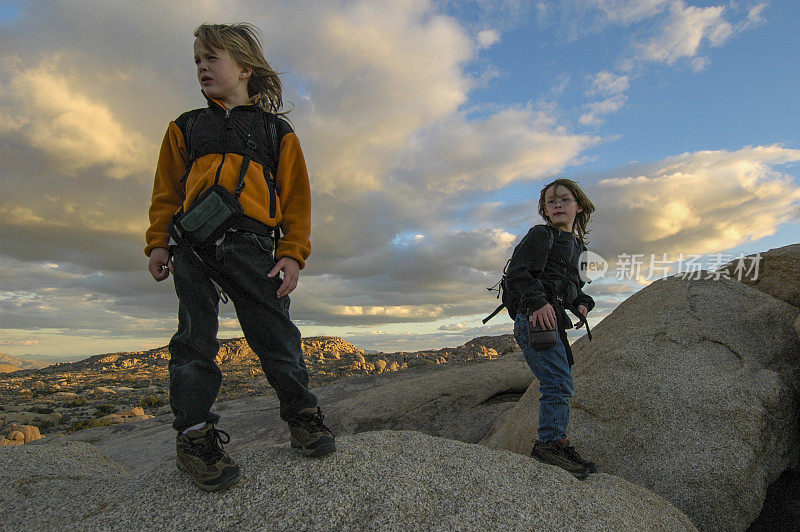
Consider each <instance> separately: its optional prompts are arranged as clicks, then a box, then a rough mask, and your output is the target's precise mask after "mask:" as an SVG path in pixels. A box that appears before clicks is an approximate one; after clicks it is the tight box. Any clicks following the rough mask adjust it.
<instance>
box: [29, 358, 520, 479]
mask: <svg viewBox="0 0 800 532" xmlns="http://www.w3.org/2000/svg"><path fill="white" fill-rule="evenodd" d="M532 381H533V374H532V373H531V372H530V370H528V368H527V365H526V364H525V362H524V361H523V359H522V353H520V352H517V353H511V354H509V355H506V356H504V357H501V358H499V359H497V360H488V361H485V362H477V363H462V364H447V365H443V366H426V367H424V368H412V369H408V370H405V371H402V372H394V373H384V374H380V375H365V376H361V377H350V378H348V379H342V380H339V381H336V382H335V383H333V384H329V385H328V386H323V387H320V388H315V389H314V393H315V394H316V395H317V398H318V399H319V404H320V405H321V406H322V409H323V412H324V414H325V424H326V425H328V426H330V427H331V428H332V429H333V430H334V431H335V432H336V433H337V434H339V435H342V434H353V433H358V432H364V431H368V430H381V429H392V430H416V431H420V432H425V433H428V434H430V435H433V436H441V437H445V438H450V439H458V440H462V441H465V442H468V443H475V442H478V441H480V440H481V439H483V438H484V437H486V436H487V435H488V434H489V433H490V431H491V429H492V426H493V424H494V423H495V421H496V420H497V417H498V416H500V415H502V414H504V413H505V412H507V411H508V410H509V409H510V408H511V407H513V406H514V404H516V401H517V399H518V398H519V397H520V396H521V395H522V394H523V393H524V392H525V390H526V389H527V388H528V385H529V384H530V383H531V382H532ZM214 411H216V412H218V413H219V414H220V416H221V420H220V423H219V428H221V429H222V430H225V431H226V432H229V433H230V435H231V444H230V449H231V450H232V452H238V451H239V450H240V449H242V448H243V447H246V446H247V445H249V443H248V442H251V443H252V444H253V445H256V446H258V445H263V444H264V443H265V442H269V443H284V442H286V441H287V440H288V437H289V436H288V430H287V428H286V423H284V422H283V421H281V419H280V417H279V415H278V400H277V399H276V398H275V397H272V396H270V397H248V398H241V399H234V400H230V401H224V402H217V404H216V405H215V406H214ZM171 422H172V414H170V413H164V414H163V415H161V416H158V417H156V418H154V419H151V420H147V421H143V422H139V423H124V424H119V425H114V426H108V427H100V428H94V429H90V430H82V431H79V432H76V433H74V434H70V435H68V436H64V439H68V440H80V441H87V442H90V443H93V444H94V445H96V446H97V447H98V448H99V449H100V450H101V451H102V452H103V453H105V454H106V455H107V456H109V457H110V458H111V459H113V460H116V461H118V462H120V463H121V464H123V465H125V466H128V467H130V468H132V469H137V470H138V469H143V468H144V469H146V468H153V467H162V466H164V465H165V464H169V463H172V462H174V459H175V458H174V455H175V432H174V431H173V430H172V427H171V425H170V424H171ZM50 440H52V441H55V438H47V439H46V440H43V442H45V443H47V442H49V441H50ZM131 449H136V452H135V453H131Z"/></svg>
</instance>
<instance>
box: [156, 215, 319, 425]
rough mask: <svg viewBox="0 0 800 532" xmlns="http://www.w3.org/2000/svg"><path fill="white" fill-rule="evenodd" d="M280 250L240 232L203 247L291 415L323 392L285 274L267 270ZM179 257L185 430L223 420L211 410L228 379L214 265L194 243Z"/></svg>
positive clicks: (177, 359) (174, 359)
mask: <svg viewBox="0 0 800 532" xmlns="http://www.w3.org/2000/svg"><path fill="white" fill-rule="evenodd" d="M272 249H273V243H272V240H271V239H269V238H266V237H262V236H259V235H254V234H252V233H244V232H241V231H235V232H229V233H227V234H226V235H225V239H224V240H223V241H222V242H221V243H220V244H219V245H217V246H211V247H209V248H206V249H203V250H200V252H199V253H200V255H201V257H202V258H203V261H205V263H206V264H207V265H209V266H211V267H213V268H214V269H215V270H217V271H218V272H219V274H218V275H215V276H214V280H215V281H217V283H218V284H219V285H220V286H221V287H222V289H223V290H224V291H225V293H226V294H227V295H228V297H229V298H230V300H231V302H233V304H234V306H235V308H236V316H237V317H238V318H239V324H240V325H241V326H242V331H243V332H244V336H245V338H246V339H247V343H248V344H250V348H251V349H252V350H253V352H255V354H256V355H257V356H258V358H259V360H260V361H261V367H262V369H263V370H264V374H265V375H266V376H267V380H268V381H269V383H270V385H271V386H272V387H273V388H274V389H275V393H276V394H277V396H278V399H279V400H280V405H281V406H280V415H281V418H282V419H283V420H285V421H288V420H289V419H290V418H291V417H292V416H293V415H294V414H295V413H297V411H298V410H301V409H303V408H307V407H314V406H316V405H317V398H316V397H315V396H314V394H312V393H311V392H310V391H309V389H308V371H307V370H306V365H305V361H304V360H303V352H302V348H301V344H300V331H299V330H298V329H297V327H295V325H294V323H292V321H291V320H290V319H289V297H288V296H284V297H282V298H280V299H278V297H277V296H276V295H275V293H276V292H277V290H278V287H279V286H280V284H281V280H280V279H279V278H278V276H275V277H274V278H272V279H270V278H269V277H267V273H269V271H270V270H271V269H272V268H273V267H274V266H275V261H274V259H273V253H272ZM173 262H174V270H175V273H174V275H173V280H174V283H175V292H176V293H177V295H178V331H177V332H176V333H175V335H174V336H173V337H172V340H171V341H170V343H169V352H170V355H171V356H170V361H169V391H170V406H171V407H172V412H173V413H174V414H175V421H174V422H173V423H172V426H173V428H175V429H176V430H183V429H185V428H187V427H191V426H192V425H196V424H198V423H203V422H217V421H218V420H219V415H217V414H215V413H212V412H211V406H212V405H213V404H214V401H215V400H216V398H217V394H218V393H219V387H220V384H221V383H222V372H221V371H220V369H219V367H218V366H217V364H216V362H215V358H216V356H217V351H218V350H219V343H218V342H217V329H218V327H219V320H218V317H217V311H218V304H219V296H218V295H217V292H216V291H215V290H214V286H213V285H212V283H211V280H210V279H209V275H208V269H207V268H206V267H205V266H204V265H203V263H201V262H200V260H199V259H198V258H197V257H196V256H195V255H194V254H193V253H192V252H191V250H189V249H188V248H186V247H184V246H177V247H174V248H173Z"/></svg>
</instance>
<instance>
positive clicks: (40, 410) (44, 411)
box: [29, 406, 53, 414]
mask: <svg viewBox="0 0 800 532" xmlns="http://www.w3.org/2000/svg"><path fill="white" fill-rule="evenodd" d="M29 411H30V412H34V413H36V414H52V413H53V409H52V408H49V407H47V406H34V407H31V408H30V409H29Z"/></svg>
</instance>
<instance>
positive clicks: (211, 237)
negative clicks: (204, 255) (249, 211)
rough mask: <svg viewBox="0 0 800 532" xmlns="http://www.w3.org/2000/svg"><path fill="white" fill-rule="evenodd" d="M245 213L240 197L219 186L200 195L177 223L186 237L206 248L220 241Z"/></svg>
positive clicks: (178, 217)
mask: <svg viewBox="0 0 800 532" xmlns="http://www.w3.org/2000/svg"><path fill="white" fill-rule="evenodd" d="M243 214H244V209H243V208H242V206H241V204H240V203H239V201H238V200H237V199H236V197H235V196H234V195H233V194H231V193H230V192H228V191H227V190H226V189H225V187H223V186H222V185H216V184H215V185H212V186H211V187H209V188H208V189H206V190H205V191H204V192H203V193H202V194H200V196H198V197H197V199H196V200H195V201H194V203H192V206H191V207H189V210H187V211H186V212H184V213H183V214H181V215H180V216H177V217H176V219H175V221H174V223H175V227H176V228H177V229H178V231H179V232H180V234H181V236H182V237H183V238H185V239H186V240H188V241H189V242H190V243H192V244H198V245H201V246H202V245H207V244H213V243H215V242H216V241H217V240H219V239H220V238H221V237H222V235H224V234H225V232H226V231H227V230H228V229H230V228H231V227H232V226H233V224H234V222H235V221H236V220H237V219H238V218H240V217H241V216H242V215H243Z"/></svg>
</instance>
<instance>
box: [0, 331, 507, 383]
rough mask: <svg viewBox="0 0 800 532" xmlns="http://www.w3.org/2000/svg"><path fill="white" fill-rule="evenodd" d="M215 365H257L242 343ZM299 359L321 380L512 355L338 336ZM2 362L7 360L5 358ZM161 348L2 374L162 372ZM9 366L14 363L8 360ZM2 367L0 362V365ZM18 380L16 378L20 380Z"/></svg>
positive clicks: (499, 339)
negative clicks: (386, 348)
mask: <svg viewBox="0 0 800 532" xmlns="http://www.w3.org/2000/svg"><path fill="white" fill-rule="evenodd" d="M219 344H220V348H219V353H218V354H217V363H218V364H219V365H220V366H222V367H223V368H225V367H228V366H233V367H236V366H242V365H251V364H257V363H258V359H257V357H256V355H255V353H253V351H252V349H250V346H249V345H248V344H247V340H245V339H244V338H229V339H225V340H220V342H219ZM302 347H303V355H304V357H305V359H306V364H307V365H308V366H309V369H310V370H313V369H315V368H318V369H320V370H322V369H324V370H325V371H323V374H325V373H330V374H331V375H332V376H333V374H337V375H338V374H341V373H343V372H344V373H350V372H351V371H353V370H356V371H357V370H367V371H369V372H378V373H379V372H382V371H384V370H386V371H396V370H398V369H404V368H406V367H409V365H410V366H414V365H427V364H442V363H445V362H451V361H461V360H472V359H475V358H496V357H497V356H499V355H502V354H505V353H507V352H510V351H513V350H514V349H516V344H515V342H514V340H513V338H512V337H511V335H504V336H496V337H494V336H482V337H478V338H474V339H473V340H470V341H469V342H467V343H466V344H464V345H462V346H460V347H445V348H442V349H430V350H424V351H414V352H406V351H398V352H393V353H384V352H381V351H377V352H376V351H366V350H364V349H362V348H360V347H358V346H356V345H353V344H351V343H350V342H348V341H346V340H344V339H342V338H340V337H338V336H312V337H308V338H303V340H302ZM6 356H7V355H6ZM169 357H170V355H169V349H168V347H167V346H162V347H157V348H155V349H150V350H147V351H119V352H116V353H103V354H99V355H92V356H90V357H87V358H85V359H82V360H78V361H76V362H59V363H56V364H50V365H47V364H46V363H40V362H36V361H26V362H28V365H27V366H25V367H22V366H20V365H16V367H17V369H10V370H7V371H19V370H28V371H26V372H25V374H27V373H30V372H35V373H38V374H47V373H61V372H68V371H83V370H91V369H100V368H109V369H110V368H133V367H137V368H142V367H149V366H166V365H167V363H168V362H169ZM9 359H13V360H15V361H16V360H21V359H14V357H9ZM0 363H2V359H0ZM20 375H22V374H20Z"/></svg>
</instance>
